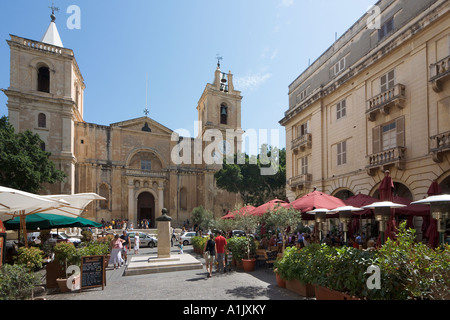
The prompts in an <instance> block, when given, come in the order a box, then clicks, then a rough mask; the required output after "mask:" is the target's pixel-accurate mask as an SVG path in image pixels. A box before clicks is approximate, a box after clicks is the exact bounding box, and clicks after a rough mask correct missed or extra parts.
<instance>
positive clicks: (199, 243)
mask: <svg viewBox="0 0 450 320" xmlns="http://www.w3.org/2000/svg"><path fill="white" fill-rule="evenodd" d="M207 241H208V238H206V237H193V238H192V239H191V242H192V247H193V248H194V249H197V250H198V251H199V252H203V248H204V247H205V244H206V242H207Z"/></svg>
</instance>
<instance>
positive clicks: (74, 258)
mask: <svg viewBox="0 0 450 320" xmlns="http://www.w3.org/2000/svg"><path fill="white" fill-rule="evenodd" d="M53 250H54V252H55V260H57V261H58V262H59V263H60V264H61V265H62V266H63V269H64V270H67V267H68V266H71V265H80V262H81V256H80V254H79V252H78V251H77V249H76V248H75V246H74V245H73V243H71V242H59V243H57V244H56V245H55V247H54V248H53Z"/></svg>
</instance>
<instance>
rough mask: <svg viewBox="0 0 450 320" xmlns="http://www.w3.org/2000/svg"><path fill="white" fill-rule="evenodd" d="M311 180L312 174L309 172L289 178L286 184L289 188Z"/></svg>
mask: <svg viewBox="0 0 450 320" xmlns="http://www.w3.org/2000/svg"><path fill="white" fill-rule="evenodd" d="M311 181H312V175H311V174H310V173H305V174H301V175H299V176H295V177H292V178H290V179H289V181H288V184H289V186H290V187H291V188H293V189H295V188H301V187H303V186H306V185H309V184H310V183H311Z"/></svg>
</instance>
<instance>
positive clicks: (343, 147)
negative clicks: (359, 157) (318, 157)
mask: <svg viewBox="0 0 450 320" xmlns="http://www.w3.org/2000/svg"><path fill="white" fill-rule="evenodd" d="M346 163H347V141H342V142H341V143H338V144H337V165H338V166H340V165H343V164H346Z"/></svg>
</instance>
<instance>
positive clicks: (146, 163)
mask: <svg viewBox="0 0 450 320" xmlns="http://www.w3.org/2000/svg"><path fill="white" fill-rule="evenodd" d="M141 170H152V161H151V160H141Z"/></svg>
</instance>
